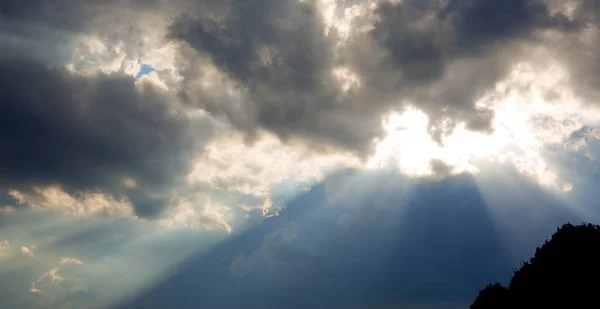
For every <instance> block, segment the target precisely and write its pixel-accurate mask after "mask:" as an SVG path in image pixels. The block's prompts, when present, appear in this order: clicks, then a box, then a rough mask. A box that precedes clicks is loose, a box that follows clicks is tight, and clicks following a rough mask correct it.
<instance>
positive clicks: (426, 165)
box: [368, 55, 600, 191]
mask: <svg viewBox="0 0 600 309" xmlns="http://www.w3.org/2000/svg"><path fill="white" fill-rule="evenodd" d="M546 56H547V55H546ZM524 85H528V86H524ZM479 105H480V106H486V107H489V108H491V109H492V110H494V112H495V115H496V116H495V119H494V132H492V133H490V134H486V133H475V132H470V131H469V130H467V129H466V128H465V126H464V124H461V125H459V126H458V127H457V128H456V129H455V131H454V133H453V134H452V135H450V136H448V137H446V138H445V139H444V140H443V145H442V146H440V145H439V144H438V143H436V142H435V141H433V140H432V139H431V137H430V136H429V134H428V133H427V126H428V124H429V123H428V117H427V115H426V114H424V113H422V112H421V111H419V110H416V109H408V110H406V111H404V112H403V113H400V114H397V113H396V114H392V115H390V116H389V118H388V119H386V120H385V121H384V123H383V125H384V127H385V129H386V131H387V132H388V134H387V137H385V138H384V139H382V140H379V141H377V150H376V152H375V154H374V155H373V157H372V158H371V159H370V161H369V162H368V167H371V168H376V167H389V166H396V167H397V168H398V169H399V170H400V171H401V172H403V173H406V174H410V175H429V174H432V173H433V170H432V166H431V164H430V163H431V160H440V161H441V162H444V163H445V164H448V165H449V166H450V167H451V169H452V171H453V172H455V173H458V172H463V171H471V172H477V170H478V169H477V166H476V163H475V162H476V161H477V160H486V161H487V162H489V161H492V162H493V161H497V162H510V163H512V164H514V165H515V166H516V167H517V169H518V170H519V171H520V172H521V173H523V174H525V175H527V176H530V177H532V178H534V179H536V180H537V181H538V182H539V183H540V184H542V185H546V186H549V187H555V188H563V189H564V190H566V191H570V190H571V189H572V185H570V184H569V183H568V180H565V179H560V177H559V176H558V170H557V167H554V166H551V164H550V163H549V162H547V160H546V159H545V157H544V152H545V151H547V150H548V148H549V147H556V146H561V145H562V144H564V143H565V142H566V141H567V139H568V138H569V137H570V136H571V134H573V132H575V131H577V130H579V129H581V128H582V127H583V126H584V125H586V124H588V123H594V122H597V121H599V120H600V111H599V110H598V109H595V108H593V107H590V106H586V105H584V104H582V103H581V102H580V101H579V100H578V99H577V98H576V96H575V95H574V94H573V93H572V91H571V88H570V87H569V84H568V76H567V75H566V73H565V72H564V70H562V68H561V67H560V66H559V65H557V64H556V63H554V64H553V65H550V66H544V67H540V66H537V65H536V64H534V63H522V64H519V65H517V66H516V67H515V68H514V70H513V72H512V74H510V76H509V77H508V78H507V79H506V80H505V81H503V82H501V83H499V84H498V85H497V87H496V89H495V90H494V91H491V92H490V93H488V94H487V95H486V96H485V97H484V98H483V99H482V100H481V101H480V102H479ZM595 132H596V130H589V133H588V134H587V135H586V136H585V137H581V138H580V139H578V140H575V141H572V142H571V144H570V147H571V148H574V149H578V148H579V147H580V146H581V145H583V144H584V143H585V140H586V139H593V138H595Z"/></svg>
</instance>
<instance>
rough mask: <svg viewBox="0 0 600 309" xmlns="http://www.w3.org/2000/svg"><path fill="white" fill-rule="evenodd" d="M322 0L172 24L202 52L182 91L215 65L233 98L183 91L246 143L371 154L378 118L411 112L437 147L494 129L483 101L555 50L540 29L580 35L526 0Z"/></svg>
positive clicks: (192, 57)
mask: <svg viewBox="0 0 600 309" xmlns="http://www.w3.org/2000/svg"><path fill="white" fill-rule="evenodd" d="M315 3H321V2H318V1H317V2H302V1H277V2H276V3H272V1H261V2H260V3H253V4H246V3H241V2H233V1H231V2H229V1H225V2H223V3H222V4H220V5H222V6H225V7H227V8H228V10H224V12H222V11H219V12H220V13H219V14H212V13H209V12H210V9H209V10H207V11H205V12H197V13H195V14H187V15H184V16H182V17H181V18H179V19H177V20H176V21H175V22H174V23H173V25H172V26H171V36H172V37H173V38H174V39H179V40H181V41H183V42H186V43H187V44H189V46H191V47H193V48H194V49H195V50H196V51H197V53H191V52H185V53H182V56H181V57H182V58H183V59H184V60H183V61H187V62H186V63H188V64H189V65H190V68H189V70H190V72H191V70H195V71H194V72H196V74H192V73H190V74H188V75H186V74H184V78H185V79H186V80H187V83H188V84H189V85H193V84H194V81H198V80H203V78H205V77H206V76H205V75H203V74H206V73H204V71H203V70H201V69H199V68H196V69H192V67H193V66H194V65H196V66H204V67H206V68H209V67H211V64H212V66H214V68H216V70H217V71H218V72H220V73H219V74H220V75H219V76H220V77H219V78H221V79H223V80H228V81H229V84H230V86H223V87H225V88H224V89H229V90H227V91H229V93H231V92H233V93H235V95H225V96H219V97H213V96H211V94H210V93H209V92H207V91H204V90H203V89H202V88H200V87H195V88H194V87H191V86H190V87H187V88H184V90H183V93H182V95H183V96H184V97H186V98H188V100H190V101H192V103H194V104H196V105H197V106H201V107H202V108H204V109H206V110H207V111H209V112H210V113H213V114H215V115H222V116H225V117H226V119H228V120H229V121H230V122H232V123H233V124H234V125H236V126H237V127H238V128H239V129H241V130H243V131H246V132H247V133H248V134H249V136H250V137H254V136H255V134H256V132H257V131H258V130H260V129H261V128H263V129H267V130H269V131H271V132H273V133H275V134H276V135H277V136H279V137H280V138H283V139H284V140H289V139H294V138H298V139H301V140H304V141H305V142H306V141H307V140H308V141H309V142H313V143H316V144H319V145H321V146H322V147H325V148H326V149H327V147H331V146H335V147H341V148H343V149H349V150H351V151H354V152H356V153H358V154H363V155H365V154H368V153H369V152H370V151H371V150H372V145H371V142H372V140H373V138H375V137H378V136H381V135H382V134H383V132H382V128H381V127H380V119H381V117H382V116H383V115H385V114H386V113H388V112H390V110H402V109H403V108H404V107H406V106H407V105H412V106H414V107H416V108H417V109H420V110H422V111H424V112H425V113H426V114H427V115H428V116H429V119H430V123H429V130H430V133H431V134H433V136H434V138H435V139H436V140H437V141H440V140H441V137H442V136H444V135H447V134H450V133H451V132H452V131H453V129H454V128H455V127H456V125H457V124H459V123H461V122H465V123H466V127H467V128H468V129H470V130H475V131H483V132H488V131H491V130H493V126H492V120H493V117H494V112H493V110H492V109H490V108H486V107H482V106H478V105H477V102H478V100H479V99H481V98H482V97H483V95H484V94H486V93H487V92H488V91H490V90H493V89H494V87H495V86H496V83H497V82H499V81H501V80H502V79H504V78H505V77H506V76H507V75H508V74H509V73H510V69H511V68H512V67H513V65H515V64H518V63H519V62H520V61H523V60H536V59H535V58H532V57H531V53H530V52H529V50H531V49H534V48H537V47H542V48H543V47H547V46H549V45H548V44H550V42H549V41H546V40H545V39H544V35H545V33H548V32H551V31H554V32H558V33H563V34H564V35H571V34H572V33H579V32H578V31H576V30H579V29H580V28H578V25H579V23H578V22H576V21H573V20H571V19H569V17H568V16H567V15H565V14H564V13H563V12H561V11H551V10H550V8H549V6H548V5H547V4H546V3H544V2H539V1H529V0H511V1H510V2H507V3H504V2H502V3H499V2H497V1H489V0H473V1H466V2H464V1H463V2H460V1H447V2H440V1H411V0H409V1H400V2H388V1H379V2H368V3H363V4H347V5H346V6H344V5H343V4H341V2H331V3H329V4H330V5H329V6H326V7H324V6H323V5H318V4H315ZM324 8H327V9H328V11H320V10H323V9H324ZM342 10H343V12H344V14H343V15H344V16H342V17H340V16H339V15H340V14H338V13H335V12H339V11H342ZM327 12H334V13H327ZM325 13H327V14H328V15H327V14H326V16H325V17H326V18H325V20H324V16H323V14H325ZM249 16H252V18H250V17H249ZM327 16H328V17H327ZM344 27H345V28H346V30H347V28H348V27H350V29H351V30H349V31H346V32H344V30H343V29H345V28H344ZM363 29H366V30H363ZM333 30H335V31H333ZM298 44H301V45H302V48H301V49H297V48H296V46H298ZM199 59H202V60H199ZM212 70H213V69H212V68H211V69H210V71H212ZM465 85H469V86H468V87H465ZM281 103H284V104H281ZM323 145H326V146H323Z"/></svg>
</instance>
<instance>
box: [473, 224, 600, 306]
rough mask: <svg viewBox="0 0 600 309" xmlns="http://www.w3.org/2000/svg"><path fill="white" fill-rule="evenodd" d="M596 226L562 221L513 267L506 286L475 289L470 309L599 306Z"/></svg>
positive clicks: (599, 237) (599, 258)
mask: <svg viewBox="0 0 600 309" xmlns="http://www.w3.org/2000/svg"><path fill="white" fill-rule="evenodd" d="M599 280H600V226H598V225H592V224H585V223H584V224H582V225H577V226H574V225H572V224H565V225H563V226H562V227H561V228H558V229H557V231H556V233H554V235H552V238H551V239H550V240H549V241H548V240H547V241H546V242H545V243H544V244H543V245H542V246H541V247H538V248H537V249H536V251H535V254H534V256H533V257H532V258H531V259H530V260H529V261H527V262H524V263H523V265H522V266H521V268H520V269H518V270H515V273H514V275H513V277H512V278H511V280H510V283H509V285H508V288H506V287H504V286H502V285H501V284H499V283H496V284H493V285H491V284H490V285H488V286H487V287H486V288H485V289H483V290H481V291H480V292H479V295H478V296H477V298H476V299H475V302H474V303H473V304H472V305H471V307H470V308H471V309H491V308H494V309H495V308H549V307H563V308H600V297H598V296H596V295H598V292H600V281H599Z"/></svg>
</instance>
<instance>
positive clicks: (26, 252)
mask: <svg viewBox="0 0 600 309" xmlns="http://www.w3.org/2000/svg"><path fill="white" fill-rule="evenodd" d="M21 254H22V255H24V256H27V257H32V256H33V251H32V250H31V249H30V248H28V247H21Z"/></svg>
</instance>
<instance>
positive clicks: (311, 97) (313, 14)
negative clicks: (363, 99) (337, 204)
mask: <svg viewBox="0 0 600 309" xmlns="http://www.w3.org/2000/svg"><path fill="white" fill-rule="evenodd" d="M227 3H229V4H230V10H229V12H228V13H227V14H226V15H225V16H221V15H218V16H215V15H214V14H210V13H206V14H203V13H199V14H198V15H197V16H189V15H187V16H184V17H182V18H180V19H178V20H177V21H176V22H175V23H174V24H173V26H172V29H171V35H172V36H173V37H174V38H177V39H181V40H184V41H186V42H188V43H189V44H190V45H191V46H192V47H193V48H195V49H196V50H197V51H199V52H200V54H201V55H204V56H208V57H210V58H211V59H212V61H213V63H214V64H215V65H216V66H217V67H218V68H219V69H221V70H222V71H224V72H225V73H226V74H227V75H228V76H229V77H230V78H232V79H233V80H234V82H236V83H237V84H238V85H239V86H240V87H241V88H242V90H243V91H244V94H247V96H246V97H244V98H243V102H242V104H241V106H240V104H239V103H238V102H234V101H229V102H228V101H226V100H225V101H224V100H210V99H208V98H206V97H204V98H201V100H200V102H198V103H199V104H201V105H202V106H203V107H204V108H206V109H207V110H208V111H211V112H213V113H222V114H225V115H226V116H227V117H228V118H229V120H230V121H232V122H233V123H234V125H237V126H238V127H240V128H242V129H246V130H247V131H248V132H249V133H250V135H252V134H254V131H255V130H256V129H258V128H261V127H262V128H266V129H268V130H270V131H272V132H274V133H276V134H278V135H279V137H281V138H283V139H287V138H290V137H303V138H308V139H312V140H317V141H326V142H328V143H333V144H337V145H342V146H346V147H351V148H353V149H358V150H359V151H364V150H366V149H367V148H368V147H369V143H370V138H371V137H372V136H373V135H374V134H375V133H376V132H378V131H379V129H378V127H379V123H378V119H375V118H372V117H369V116H370V115H369V114H363V115H360V116H361V118H364V120H363V122H365V123H368V124H369V125H363V124H360V122H359V121H354V122H352V119H353V120H357V116H358V115H357V114H356V111H355V110H353V109H352V108H351V106H350V105H349V104H351V103H350V102H348V103H346V102H342V101H341V97H342V93H341V92H340V91H339V89H338V88H337V87H336V80H334V76H333V74H332V69H333V67H334V55H333V48H334V46H335V44H336V36H335V35H334V34H332V35H331V36H326V35H325V34H324V25H323V22H322V21H321V18H320V16H319V13H318V11H317V8H316V7H315V6H314V5H313V4H310V3H308V2H307V3H304V2H301V1H293V0H285V1H274V0H268V1H254V2H247V1H229V2H227ZM192 78H193V77H192ZM187 91H191V92H193V91H194V89H187ZM340 104H347V105H346V106H345V108H342V107H341V106H340ZM240 110H241V111H240ZM239 115H244V116H243V117H241V118H242V119H240V116H239Z"/></svg>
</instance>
